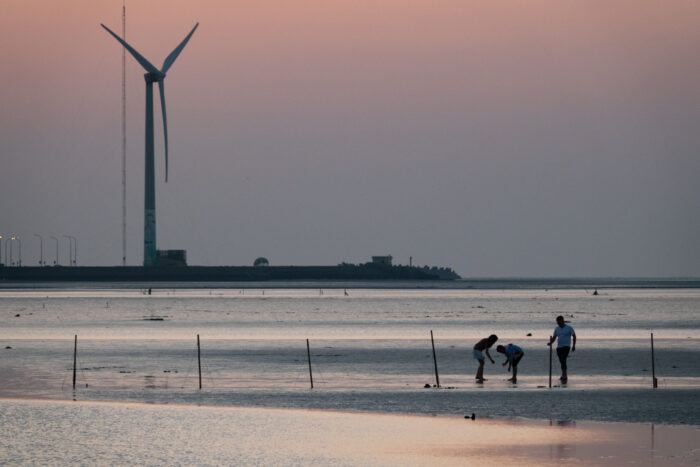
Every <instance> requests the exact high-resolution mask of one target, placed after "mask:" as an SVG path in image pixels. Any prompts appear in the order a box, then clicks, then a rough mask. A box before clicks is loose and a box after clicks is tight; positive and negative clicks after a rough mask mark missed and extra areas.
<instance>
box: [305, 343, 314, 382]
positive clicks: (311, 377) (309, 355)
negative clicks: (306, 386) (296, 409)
mask: <svg viewBox="0 0 700 467" xmlns="http://www.w3.org/2000/svg"><path fill="white" fill-rule="evenodd" d="M306 357H307V358H308V360H309V381H311V389H313V388H314V375H313V374H312V373H311V348H310V347H309V339H306Z"/></svg>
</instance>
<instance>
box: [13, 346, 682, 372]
mask: <svg viewBox="0 0 700 467" xmlns="http://www.w3.org/2000/svg"><path fill="white" fill-rule="evenodd" d="M5 348H6V349H8V350H12V347H10V346H9V345H6V346H5ZM674 368H675V367H674Z"/></svg>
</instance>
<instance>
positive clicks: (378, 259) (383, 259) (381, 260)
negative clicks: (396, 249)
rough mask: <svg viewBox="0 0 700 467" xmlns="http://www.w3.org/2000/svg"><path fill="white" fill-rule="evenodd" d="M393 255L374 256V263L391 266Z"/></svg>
mask: <svg viewBox="0 0 700 467" xmlns="http://www.w3.org/2000/svg"><path fill="white" fill-rule="evenodd" d="M391 259H392V258H391V255H388V256H372V264H379V265H381V266H391Z"/></svg>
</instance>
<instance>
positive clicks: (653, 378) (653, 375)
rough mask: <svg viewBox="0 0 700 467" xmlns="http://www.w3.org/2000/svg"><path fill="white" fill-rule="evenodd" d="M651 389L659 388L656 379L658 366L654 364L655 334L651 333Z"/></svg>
mask: <svg viewBox="0 0 700 467" xmlns="http://www.w3.org/2000/svg"><path fill="white" fill-rule="evenodd" d="M651 387H652V388H654V389H656V388H658V387H659V381H658V380H657V379H656V366H655V364H654V333H653V332H652V333H651Z"/></svg>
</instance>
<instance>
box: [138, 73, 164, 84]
mask: <svg viewBox="0 0 700 467" xmlns="http://www.w3.org/2000/svg"><path fill="white" fill-rule="evenodd" d="M143 78H144V79H145V80H146V82H147V83H157V82H160V81H163V80H164V79H165V74H164V73H160V72H159V73H153V72H148V73H145V74H144V75H143Z"/></svg>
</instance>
